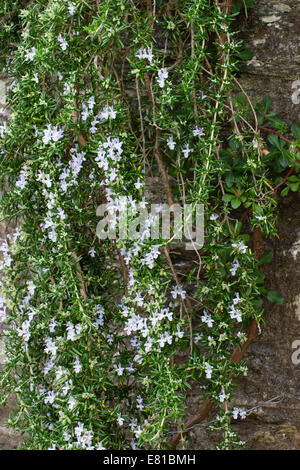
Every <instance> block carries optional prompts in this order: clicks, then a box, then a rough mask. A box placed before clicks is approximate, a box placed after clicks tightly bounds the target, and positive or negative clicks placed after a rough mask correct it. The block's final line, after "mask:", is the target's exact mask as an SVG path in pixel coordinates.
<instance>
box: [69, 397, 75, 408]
mask: <svg viewBox="0 0 300 470" xmlns="http://www.w3.org/2000/svg"><path fill="white" fill-rule="evenodd" d="M75 405H76V400H75V398H74V397H70V398H69V401H68V408H69V410H71V411H72V410H73V408H75Z"/></svg>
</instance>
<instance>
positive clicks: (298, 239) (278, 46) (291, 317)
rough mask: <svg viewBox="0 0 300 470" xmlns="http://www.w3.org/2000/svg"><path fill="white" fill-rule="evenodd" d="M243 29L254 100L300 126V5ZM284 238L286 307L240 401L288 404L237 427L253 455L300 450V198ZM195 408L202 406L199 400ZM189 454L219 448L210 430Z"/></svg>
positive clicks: (278, 262)
mask: <svg viewBox="0 0 300 470" xmlns="http://www.w3.org/2000/svg"><path fill="white" fill-rule="evenodd" d="M238 28H239V29H240V30H241V34H240V35H239V36H240V38H242V39H245V41H246V43H247V47H248V48H249V49H251V50H252V51H253V52H254V56H253V58H252V60H251V61H249V62H248V63H247V64H245V65H243V66H242V68H241V72H242V73H241V77H240V79H239V80H240V83H241V84H242V86H243V87H244V89H245V90H246V91H247V93H248V94H249V96H250V97H251V99H253V101H255V102H256V101H260V100H261V99H262V98H263V97H264V96H270V97H271V98H272V101H273V105H274V108H275V109H276V110H277V112H278V116H279V117H280V118H281V119H282V120H284V121H285V122H287V123H289V124H290V123H291V122H297V123H299V124H300V92H299V91H297V90H300V1H299V0H285V1H280V0H278V1H276V0H256V1H255V8H254V10H250V11H249V12H248V18H246V17H244V19H243V20H241V21H240V23H239V25H238ZM298 80H299V82H297V81H298ZM278 234H279V239H275V240H273V241H271V242H270V241H266V242H265V249H266V250H270V249H273V250H274V254H275V256H274V261H273V262H272V263H271V264H270V265H267V266H266V268H265V272H266V274H267V280H268V287H269V288H270V289H275V290H277V291H279V292H280V293H281V294H282V295H283V296H284V297H285V303H284V305H279V306H278V305H270V304H267V303H266V305H265V312H266V313H265V321H266V324H265V325H263V326H262V327H261V333H260V334H258V336H257V338H256V339H255V341H254V342H253V343H252V345H251V346H250V348H249V350H248V353H247V355H246V360H247V364H248V366H249V375H248V377H247V378H244V379H243V380H241V381H240V382H239V383H238V388H237V390H236V396H237V404H238V405H239V406H241V407H245V408H246V409H250V408H252V407H254V406H256V405H257V404H258V403H262V402H266V401H267V400H270V399H271V398H273V397H276V396H280V397H281V402H280V403H279V404H276V405H275V404H274V405H267V406H263V407H260V408H257V409H256V410H254V411H253V412H252V413H251V415H249V417H247V419H246V420H244V421H239V422H238V423H237V424H236V425H235V427H236V429H237V430H238V432H239V434H240V436H241V438H242V439H245V440H247V445H246V448H248V449H300V364H298V365H296V364H293V362H292V354H293V352H295V349H293V347H292V346H293V343H294V341H296V340H300V196H298V195H296V196H291V197H288V198H285V200H280V204H279V222H278ZM298 357H299V358H300V354H299V355H298ZM190 406H191V411H192V410H195V407H197V396H196V394H195V396H194V397H191V402H190ZM212 416H213V414H212ZM186 447H187V448H190V449H210V448H213V440H212V437H211V435H210V433H209V431H208V430H207V427H205V426H199V427H196V428H195V429H194V430H193V431H192V432H190V434H189V436H188V439H187V443H186Z"/></svg>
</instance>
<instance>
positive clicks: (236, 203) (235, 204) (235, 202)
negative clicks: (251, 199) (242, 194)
mask: <svg viewBox="0 0 300 470" xmlns="http://www.w3.org/2000/svg"><path fill="white" fill-rule="evenodd" d="M241 204H242V201H241V200H240V199H238V198H237V197H233V198H232V199H231V206H232V208H233V209H237V208H238V207H240V205H241Z"/></svg>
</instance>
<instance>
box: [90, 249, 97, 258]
mask: <svg viewBox="0 0 300 470" xmlns="http://www.w3.org/2000/svg"><path fill="white" fill-rule="evenodd" d="M95 254H96V250H95V248H94V247H93V246H92V247H91V248H90V249H89V255H90V256H91V257H92V258H95Z"/></svg>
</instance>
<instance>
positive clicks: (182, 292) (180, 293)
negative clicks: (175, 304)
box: [171, 286, 186, 299]
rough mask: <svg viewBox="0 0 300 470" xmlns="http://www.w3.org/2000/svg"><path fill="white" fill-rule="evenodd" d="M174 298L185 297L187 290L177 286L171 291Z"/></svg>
mask: <svg viewBox="0 0 300 470" xmlns="http://www.w3.org/2000/svg"><path fill="white" fill-rule="evenodd" d="M171 294H172V297H173V299H177V297H178V296H179V297H181V298H182V299H185V297H186V291H185V290H183V289H182V287H181V286H175V287H174V289H173V290H172V291H171Z"/></svg>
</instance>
